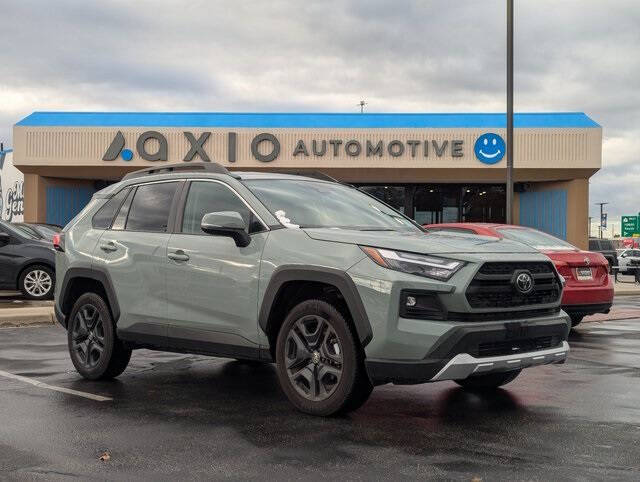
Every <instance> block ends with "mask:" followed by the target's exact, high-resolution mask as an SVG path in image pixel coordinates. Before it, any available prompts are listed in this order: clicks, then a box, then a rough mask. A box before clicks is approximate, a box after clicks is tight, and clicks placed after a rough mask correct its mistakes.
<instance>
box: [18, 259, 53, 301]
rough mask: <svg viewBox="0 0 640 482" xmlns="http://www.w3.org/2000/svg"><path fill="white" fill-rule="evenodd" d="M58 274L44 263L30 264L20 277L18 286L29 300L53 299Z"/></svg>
mask: <svg viewBox="0 0 640 482" xmlns="http://www.w3.org/2000/svg"><path fill="white" fill-rule="evenodd" d="M55 284H56V275H55V273H54V272H53V270H52V269H51V268H49V267H48V266H45V265H43V264H35V265H33V266H28V267H27V268H25V269H24V270H23V271H22V273H20V278H18V288H20V291H22V294H23V295H24V297H25V298H27V299H29V300H50V299H53V293H54V290H55Z"/></svg>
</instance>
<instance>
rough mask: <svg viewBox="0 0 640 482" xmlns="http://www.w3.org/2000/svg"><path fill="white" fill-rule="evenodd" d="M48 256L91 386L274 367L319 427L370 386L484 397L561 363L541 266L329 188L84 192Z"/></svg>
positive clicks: (209, 182)
mask: <svg viewBox="0 0 640 482" xmlns="http://www.w3.org/2000/svg"><path fill="white" fill-rule="evenodd" d="M54 245H55V247H56V250H57V251H58V253H57V255H56V274H57V279H58V280H59V283H57V285H56V303H55V310H56V316H57V318H58V320H59V322H60V323H61V324H62V325H63V326H64V327H65V328H66V329H67V332H68V343H69V352H70V355H71V360H72V362H73V364H74V366H75V367H76V369H77V370H78V372H79V373H80V374H81V375H82V376H83V377H85V378H88V379H91V380H96V379H104V378H110V377H115V376H118V375H119V374H121V373H122V372H123V371H124V370H125V368H126V366H127V364H128V362H129V359H130V357H131V351H132V350H133V349H136V348H152V349H157V350H166V351H175V352H181V353H199V354H206V355H214V356H219V357H228V358H235V359H238V360H247V361H249V360H253V361H263V362H275V364H276V370H277V374H278V378H279V380H280V384H281V386H282V389H283V390H284V392H285V393H286V395H287V397H288V398H289V400H290V401H291V402H292V403H293V405H294V406H295V407H297V408H298V409H300V410H302V411H304V412H307V413H310V414H314V415H331V414H334V413H339V412H346V411H349V410H354V409H356V408H358V407H359V406H360V405H362V404H363V403H364V402H365V401H366V400H367V398H368V397H369V395H370V394H371V391H372V389H373V386H374V385H379V384H383V383H389V382H391V383H396V384H406V383H422V382H432V381H440V380H454V381H455V382H457V383H458V384H460V385H462V386H463V387H468V388H473V389H479V388H491V387H497V386H500V385H504V384H506V383H508V382H510V381H511V380H513V379H514V378H516V376H517V375H518V374H519V373H520V371H521V370H522V369H523V368H526V367H530V366H533V365H543V364H550V363H562V362H564V361H565V359H566V357H567V354H568V351H569V345H568V344H567V341H566V340H567V335H568V333H569V329H570V326H571V325H570V322H569V321H568V318H567V316H566V314H565V313H564V312H562V311H561V310H560V307H559V305H560V299H561V295H562V284H563V279H562V278H561V276H559V274H558V273H557V272H556V270H555V268H554V266H553V263H552V262H551V261H550V260H549V259H548V258H546V257H545V256H544V255H542V254H540V253H538V252H536V251H535V250H533V249H531V248H529V247H527V246H524V245H522V244H519V243H515V242H511V241H506V240H500V239H497V238H485V237H471V236H468V237H466V236H461V235H450V236H443V235H438V236H434V235H429V234H426V233H425V232H424V231H423V229H422V228H421V227H420V226H418V225H416V224H415V223H414V222H413V221H412V220H411V219H409V218H407V217H405V216H404V215H402V214H400V213H399V212H397V211H395V210H394V209H392V208H390V207H389V206H387V205H386V204H384V203H381V202H380V201H378V200H377V199H375V198H374V197H371V196H369V195H367V194H365V193H363V192H361V191H360V190H358V189H357V188H354V187H352V186H348V185H344V184H340V183H338V182H335V181H333V180H330V179H321V178H314V177H302V176H295V175H287V174H279V173H255V172H229V171H227V170H226V169H225V168H224V167H222V166H220V165H218V164H215V163H189V164H187V163H185V164H181V165H169V166H164V167H160V168H154V169H145V170H142V171H137V172H134V173H132V174H129V175H127V176H125V178H124V179H123V180H122V181H121V182H119V183H117V184H114V185H112V186H109V187H108V188H106V189H104V190H102V191H100V192H98V193H96V194H95V195H94V197H93V199H92V200H91V202H90V203H89V204H88V205H87V206H86V208H85V209H84V210H83V211H82V212H81V213H80V214H79V215H78V216H77V217H76V218H74V219H73V220H72V221H71V222H70V223H69V225H67V227H66V228H65V229H64V231H63V232H62V233H61V234H60V235H59V236H58V237H56V239H55V241H54Z"/></svg>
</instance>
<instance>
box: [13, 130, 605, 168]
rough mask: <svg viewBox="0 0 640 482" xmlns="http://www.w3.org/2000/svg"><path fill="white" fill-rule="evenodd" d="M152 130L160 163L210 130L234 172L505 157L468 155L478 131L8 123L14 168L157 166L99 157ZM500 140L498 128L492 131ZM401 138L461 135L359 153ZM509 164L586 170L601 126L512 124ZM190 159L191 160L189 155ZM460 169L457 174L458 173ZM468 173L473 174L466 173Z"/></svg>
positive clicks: (215, 148)
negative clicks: (353, 146) (272, 140)
mask: <svg viewBox="0 0 640 482" xmlns="http://www.w3.org/2000/svg"><path fill="white" fill-rule="evenodd" d="M148 130H157V131H158V132H160V133H161V134H163V135H164V136H165V137H166V139H167V144H168V161H169V162H182V160H183V158H184V156H185V154H186V153H187V151H188V150H189V146H190V144H189V143H188V141H187V139H186V137H185V136H184V134H183V131H185V130H188V131H190V132H192V133H193V134H194V135H195V137H199V135H200V134H201V133H202V132H205V131H206V132H211V136H210V137H209V139H208V140H207V142H206V143H205V145H204V147H205V149H206V151H207V153H208V155H209V157H210V158H211V159H212V160H214V161H216V162H220V163H221V164H224V165H226V166H228V167H232V168H236V169H265V168H268V169H272V168H287V169H300V168H302V169H322V170H326V169H366V170H368V169H371V168H382V169H422V170H424V169H426V170H438V169H447V170H450V171H451V172H450V174H449V177H450V178H452V179H451V180H452V181H453V180H455V179H457V177H458V176H459V175H461V176H469V174H468V172H469V171H493V170H495V171H500V170H504V167H505V165H506V158H505V159H503V160H502V161H500V162H499V163H497V164H495V165H493V166H488V165H486V164H482V163H481V162H480V161H478V160H477V159H476V158H475V155H474V152H473V145H474V142H475V140H476V139H477V138H478V137H479V136H480V135H481V134H483V133H486V132H487V130H486V129H226V128H225V129H189V128H184V129H175V128H172V129H168V128H154V127H152V126H149V127H144V128H135V129H134V128H124V127H123V128H120V129H119V128H117V127H116V128H96V127H91V128H89V127H76V128H74V127H30V126H16V127H14V136H13V140H14V162H15V164H16V166H17V167H18V168H20V169H27V168H30V167H38V168H46V167H51V166H69V167H73V168H78V167H93V166H95V167H102V168H104V167H108V168H109V169H112V170H113V169H114V168H117V167H120V168H121V169H125V170H126V169H132V168H140V167H148V166H151V165H154V164H157V163H153V162H150V161H145V160H143V159H142V158H141V157H140V156H139V155H138V154H137V153H135V154H134V157H133V159H132V160H131V161H128V162H127V161H124V160H122V159H121V158H118V159H116V160H114V161H103V160H102V157H103V155H104V153H105V152H106V150H107V148H108V147H109V145H110V144H111V142H112V140H113V139H114V137H115V135H116V133H117V132H118V131H121V132H122V133H123V135H124V137H125V140H126V144H125V145H126V147H127V148H129V149H131V150H133V151H135V146H136V140H137V138H138V137H139V135H140V134H141V133H143V132H144V131H148ZM230 131H233V132H236V133H237V161H236V162H234V163H230V162H229V161H228V160H227V159H228V154H227V152H228V151H227V149H228V133H229V132H230ZM493 131H495V132H496V133H498V134H500V135H502V136H503V137H505V132H504V129H493ZM262 132H270V133H272V134H274V135H275V136H276V137H277V138H278V140H279V142H280V146H281V151H280V155H279V156H278V158H277V159H275V160H274V161H271V162H261V161H258V160H256V159H255V158H254V157H253V155H252V153H251V149H250V146H251V141H252V139H253V138H254V137H255V136H256V135H258V134H259V133H262ZM314 139H315V140H317V141H318V142H321V141H322V140H325V141H327V142H328V141H329V140H330V139H340V140H342V141H343V144H342V146H341V147H340V150H339V154H338V155H337V156H334V155H333V154H332V152H331V149H332V148H331V146H329V145H327V153H326V154H325V155H324V156H314V155H313V153H312V141H313V140H314ZM352 139H353V140H357V141H359V142H360V143H361V145H362V148H363V149H362V150H363V152H362V153H361V154H360V155H358V156H348V155H347V154H346V153H345V151H344V142H346V141H348V140H352ZM394 139H396V140H399V141H403V142H405V143H406V141H408V140H419V141H424V140H428V141H433V140H435V141H437V142H438V143H439V144H442V142H443V141H445V140H446V141H449V142H451V141H452V140H462V141H463V156H461V157H452V153H451V150H450V149H446V150H445V153H444V155H443V156H441V157H438V156H436V155H435V152H434V149H433V147H432V146H431V148H430V149H429V153H428V156H427V157H425V156H424V154H423V152H422V148H421V147H418V150H417V152H416V155H415V156H413V155H412V154H411V150H410V149H409V148H405V151H404V153H403V155H401V156H399V157H392V156H391V155H389V153H388V152H387V151H386V149H385V152H384V154H383V155H382V156H381V157H378V156H371V157H367V156H366V155H365V153H364V150H365V146H366V141H367V140H370V141H372V142H373V143H374V144H375V143H376V142H377V141H378V140H382V141H383V142H384V144H385V146H386V145H387V144H388V143H389V142H390V141H391V140H394ZM298 140H303V141H305V144H306V146H307V149H308V151H309V154H310V155H309V156H304V155H302V154H299V155H297V156H293V152H294V149H295V146H296V143H297V142H298ZM514 144H515V167H516V168H519V169H535V170H537V169H551V170H556V169H586V170H591V171H595V170H597V169H599V168H600V166H601V157H602V156H601V153H602V148H601V144H602V129H601V128H571V129H569V128H563V129H550V128H544V129H543V128H536V129H533V128H527V129H516V132H515V143H514ZM156 146H157V142H156V141H155V140H150V141H148V144H147V147H148V149H147V150H148V151H149V152H154V151H155V150H156ZM268 148H269V144H268V143H262V144H260V149H259V150H260V151H261V152H262V153H263V154H264V153H266V151H267V150H268ZM196 160H198V159H196ZM458 173H460V174H458ZM471 176H472V177H473V176H474V175H471Z"/></svg>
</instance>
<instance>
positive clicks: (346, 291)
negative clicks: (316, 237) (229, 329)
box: [258, 265, 373, 348]
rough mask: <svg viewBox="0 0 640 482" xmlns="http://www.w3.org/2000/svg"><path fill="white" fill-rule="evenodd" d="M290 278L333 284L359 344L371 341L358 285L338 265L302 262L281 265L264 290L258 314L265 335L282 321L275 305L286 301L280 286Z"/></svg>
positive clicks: (371, 334)
mask: <svg viewBox="0 0 640 482" xmlns="http://www.w3.org/2000/svg"><path fill="white" fill-rule="evenodd" d="M291 282H295V283H302V284H304V283H305V282H307V283H319V284H322V285H328V286H332V287H334V288H335V289H336V290H337V291H338V293H339V294H340V295H341V296H342V299H344V303H345V305H346V307H347V309H348V310H349V315H350V318H351V319H352V320H353V324H354V328H355V330H356V332H357V335H358V340H359V341H360V344H361V345H362V348H364V347H365V346H367V344H368V343H369V342H370V341H371V339H372V338H373V331H372V329H371V323H370V322H369V318H368V316H367V312H366V310H365V308H364V305H363V303H362V299H361V298H360V295H359V293H358V289H357V288H356V285H355V284H354V282H353V280H352V279H351V278H350V277H349V275H348V274H346V273H345V272H344V271H341V270H339V269H334V268H326V267H318V266H304V265H285V266H280V267H279V268H277V269H276V270H275V271H274V272H273V275H272V276H271V279H270V280H269V285H268V286H267V289H266V291H265V293H264V297H263V299H262V305H261V307H260V313H259V315H258V323H259V325H260V328H261V329H262V330H263V331H264V333H265V334H266V335H267V336H270V333H271V332H272V329H273V327H274V326H277V325H279V324H281V323H282V321H284V318H283V319H282V320H279V319H278V314H279V310H278V307H279V306H280V307H281V306H282V303H283V302H285V300H283V299H282V295H283V293H284V290H283V288H285V287H286V286H291ZM285 315H286V314H285Z"/></svg>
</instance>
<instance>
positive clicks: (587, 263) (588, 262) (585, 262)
mask: <svg viewBox="0 0 640 482" xmlns="http://www.w3.org/2000/svg"><path fill="white" fill-rule="evenodd" d="M584 264H586V265H587V266H589V265H590V264H591V260H590V259H589V258H584Z"/></svg>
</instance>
